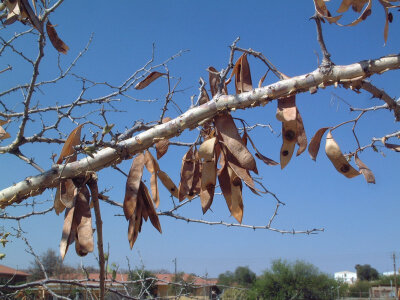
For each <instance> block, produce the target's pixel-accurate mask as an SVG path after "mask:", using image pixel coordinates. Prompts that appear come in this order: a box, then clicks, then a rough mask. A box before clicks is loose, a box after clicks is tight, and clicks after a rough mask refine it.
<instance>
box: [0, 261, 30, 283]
mask: <svg viewBox="0 0 400 300" xmlns="http://www.w3.org/2000/svg"><path fill="white" fill-rule="evenodd" d="M28 276H29V274H28V273H25V272H22V271H19V270H16V269H13V268H10V267H6V266H3V265H0V284H5V283H7V282H9V284H10V285H12V284H16V283H20V282H25V281H26V279H27V278H28Z"/></svg>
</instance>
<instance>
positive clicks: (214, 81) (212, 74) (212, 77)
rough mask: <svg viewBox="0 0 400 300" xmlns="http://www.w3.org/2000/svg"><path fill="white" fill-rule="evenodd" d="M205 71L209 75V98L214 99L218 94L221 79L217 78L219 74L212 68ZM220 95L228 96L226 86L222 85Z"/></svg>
mask: <svg viewBox="0 0 400 300" xmlns="http://www.w3.org/2000/svg"><path fill="white" fill-rule="evenodd" d="M207 71H208V74H209V83H210V91H211V96H212V97H214V96H215V95H216V94H217V93H218V85H219V83H220V82H221V78H220V76H219V72H218V71H217V69H215V68H214V67H208V69H207ZM222 93H224V94H225V95H226V94H228V91H227V89H226V85H224V89H223V91H222Z"/></svg>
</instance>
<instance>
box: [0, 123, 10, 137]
mask: <svg viewBox="0 0 400 300" xmlns="http://www.w3.org/2000/svg"><path fill="white" fill-rule="evenodd" d="M1 125H3V124H1ZM1 125H0V141H1V140H5V139H8V138H9V137H10V134H9V133H8V132H6V131H5V130H4V129H3V127H1Z"/></svg>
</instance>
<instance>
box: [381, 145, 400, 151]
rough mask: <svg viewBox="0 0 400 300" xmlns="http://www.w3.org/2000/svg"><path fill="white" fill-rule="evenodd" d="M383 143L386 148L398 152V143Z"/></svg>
mask: <svg viewBox="0 0 400 300" xmlns="http://www.w3.org/2000/svg"><path fill="white" fill-rule="evenodd" d="M384 144H385V147H386V148H388V149H390V150H393V151H396V152H400V145H396V144H389V143H384Z"/></svg>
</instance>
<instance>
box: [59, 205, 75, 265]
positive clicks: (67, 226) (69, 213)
mask: <svg viewBox="0 0 400 300" xmlns="http://www.w3.org/2000/svg"><path fill="white" fill-rule="evenodd" d="M74 211H75V207H72V208H70V209H67V210H66V211H65V216H64V225H63V230H62V235H61V242H60V255H61V259H62V260H64V257H65V255H66V254H67V251H68V246H69V245H70V244H71V243H70V240H71V238H70V236H71V233H72V234H73V236H75V232H74V231H73V230H71V229H72V221H73V218H74ZM71 231H73V232H71Z"/></svg>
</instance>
